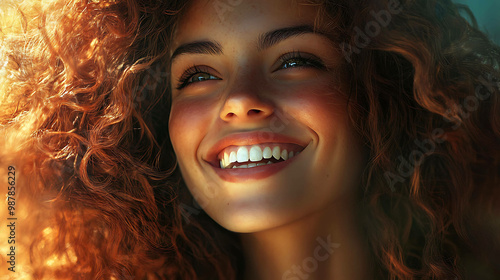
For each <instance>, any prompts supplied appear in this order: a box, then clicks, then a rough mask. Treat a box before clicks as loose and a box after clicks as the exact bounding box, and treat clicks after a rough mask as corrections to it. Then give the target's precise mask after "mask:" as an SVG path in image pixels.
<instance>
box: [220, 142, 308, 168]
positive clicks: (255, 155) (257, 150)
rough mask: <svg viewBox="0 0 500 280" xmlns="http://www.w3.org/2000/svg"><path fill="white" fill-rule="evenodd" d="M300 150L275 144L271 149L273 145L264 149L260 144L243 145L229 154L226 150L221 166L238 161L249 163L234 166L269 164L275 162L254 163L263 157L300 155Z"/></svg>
mask: <svg viewBox="0 0 500 280" xmlns="http://www.w3.org/2000/svg"><path fill="white" fill-rule="evenodd" d="M299 153H300V152H296V153H294V152H293V151H290V152H288V151H287V150H286V149H283V150H281V148H280V147H279V146H275V147H273V148H272V149H271V147H265V148H264V149H263V150H262V148H261V147H260V146H258V145H253V146H252V147H250V148H249V147H248V146H244V147H243V146H242V147H239V148H238V149H237V151H232V152H230V153H229V154H228V152H224V155H223V156H222V159H220V167H221V168H229V167H228V166H229V165H231V164H232V163H234V162H238V163H248V162H249V161H252V163H249V164H243V165H240V166H232V168H252V167H256V166H262V165H267V164H273V162H272V161H268V162H267V163H264V162H261V163H253V162H258V161H261V160H262V159H270V158H273V157H274V159H276V160H280V159H283V160H288V159H290V158H292V157H294V156H297V155H299Z"/></svg>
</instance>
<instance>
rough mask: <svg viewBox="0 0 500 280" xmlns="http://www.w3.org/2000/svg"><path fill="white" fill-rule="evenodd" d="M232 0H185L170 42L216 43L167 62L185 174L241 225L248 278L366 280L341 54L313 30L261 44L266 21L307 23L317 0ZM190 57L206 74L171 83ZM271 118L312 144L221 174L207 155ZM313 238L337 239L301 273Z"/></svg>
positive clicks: (198, 194) (271, 26)
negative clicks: (291, 62) (274, 169)
mask: <svg viewBox="0 0 500 280" xmlns="http://www.w3.org/2000/svg"><path fill="white" fill-rule="evenodd" d="M233 2H237V3H238V5H236V6H230V7H231V8H230V9H229V10H221V8H220V7H217V6H216V5H214V3H215V2H213V1H196V2H194V3H192V4H191V5H190V6H189V8H188V10H187V12H186V13H185V14H184V15H183V17H182V19H181V21H180V22H179V25H178V29H177V32H176V34H175V36H174V41H173V48H172V52H173V50H175V49H176V48H177V47H179V46H180V45H182V44H185V43H190V42H196V41H205V40H209V41H215V42H217V43H218V44H220V46H221V47H222V51H223V54H216V55H214V54H183V55H180V56H177V57H176V58H175V59H174V60H173V61H172V65H171V73H172V81H171V82H172V83H173V90H172V108H171V114H170V118H169V132H170V137H171V141H172V145H173V147H174V150H175V153H176V155H177V159H178V163H179V167H180V169H181V172H182V175H183V178H184V180H185V182H186V185H187V186H188V188H189V190H190V191H191V193H192V194H193V196H194V197H195V198H196V200H197V202H198V203H199V204H200V205H201V206H202V207H203V209H204V211H206V212H207V214H208V215H210V216H211V217H212V218H213V219H214V220H215V221H216V222H218V223H219V224H220V225H222V226H223V227H225V228H226V229H228V230H231V231H234V232H238V233H240V236H241V240H242V243H243V247H244V250H245V252H244V253H245V255H246V260H247V264H246V274H245V277H246V278H247V279H305V278H304V277H306V276H307V277H308V278H307V279H370V276H369V275H370V274H369V273H370V267H371V264H370V260H369V257H368V256H369V253H368V249H367V244H365V243H364V241H363V240H364V238H363V235H362V233H361V230H360V222H359V213H358V211H357V209H359V207H358V205H357V197H358V192H359V190H360V182H359V178H360V177H361V173H362V172H363V168H364V166H365V163H366V159H365V157H366V155H365V152H364V149H363V145H362V143H361V141H360V139H359V137H358V136H357V135H356V134H355V133H354V130H353V129H352V127H351V125H350V123H349V120H348V117H347V112H346V104H347V101H346V98H345V96H344V94H343V92H345V89H344V87H343V86H342V84H341V80H342V79H341V78H340V77H341V66H342V63H343V60H342V57H341V55H340V54H339V53H338V51H337V50H336V48H335V43H334V42H333V41H332V40H330V39H329V38H328V36H326V35H322V34H319V33H307V34H301V35H297V36H293V37H290V38H287V39H285V40H283V41H280V42H278V43H277V44H275V45H272V46H270V47H269V48H266V49H263V50H260V49H258V48H257V47H256V46H257V42H258V40H259V36H261V34H264V33H266V32H269V31H273V30H276V29H279V28H284V27H292V26H298V25H311V26H313V25H314V23H315V19H316V16H317V14H318V10H317V7H315V6H311V5H302V4H301V3H294V4H292V2H291V1H284V0H276V1H264V0H258V1H233ZM320 28H321V27H320ZM292 51H299V52H301V53H308V54H313V55H314V56H316V57H318V58H319V59H320V60H321V61H322V62H323V63H324V65H325V66H326V67H325V68H322V69H319V68H317V67H312V66H311V65H305V66H304V65H302V67H288V68H282V67H281V68H280V66H282V65H283V63H282V62H280V61H279V58H280V56H281V55H283V54H285V53H288V52H292ZM193 65H200V66H201V65H203V72H207V74H208V75H202V77H204V78H205V80H202V81H199V82H194V83H191V84H190V85H188V86H186V87H184V88H182V89H176V87H177V85H178V80H179V78H180V77H181V76H182V75H183V74H184V72H185V71H186V69H188V68H190V67H192V66H193ZM210 75H211V76H210ZM277 123H279V124H280V125H277ZM266 129H267V130H269V129H271V131H273V132H276V133H281V134H286V135H290V136H294V137H296V138H298V139H301V140H304V141H305V142H306V143H309V144H308V146H307V147H306V149H305V150H304V151H302V153H301V154H300V155H299V156H297V158H296V159H295V161H294V162H292V163H291V164H290V165H289V166H287V167H286V168H285V169H283V170H281V171H280V172H278V173H277V174H274V175H272V176H270V177H267V178H264V179H259V180H247V181H245V182H233V183H229V182H226V181H224V180H222V179H221V178H219V177H218V176H217V174H216V173H215V172H214V170H213V167H212V166H210V165H209V164H208V163H207V162H206V161H204V156H205V155H206V154H207V153H208V151H209V150H210V148H211V147H212V146H213V145H214V144H215V143H216V142H217V141H218V140H220V139H221V138H223V137H225V136H228V135H231V134H233V133H238V132H248V131H262V130H266ZM328 236H329V237H328ZM318 238H322V239H323V240H327V238H329V239H330V240H331V242H333V243H336V244H338V246H337V248H335V251H334V252H333V253H329V254H328V257H327V259H326V260H322V261H318V260H316V262H317V263H318V267H317V268H315V269H313V271H311V272H307V271H306V270H304V267H303V263H304V260H305V259H306V258H308V257H314V250H315V248H316V247H318V245H319V243H318ZM322 252H323V253H325V251H322ZM292 268H297V269H292ZM289 270H290V271H291V270H293V271H292V272H287V271H289ZM309 270H311V269H309ZM285 273H288V274H287V275H288V276H285V275H284V274H285ZM294 277H298V278H294Z"/></svg>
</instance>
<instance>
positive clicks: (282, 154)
mask: <svg viewBox="0 0 500 280" xmlns="http://www.w3.org/2000/svg"><path fill="white" fill-rule="evenodd" d="M281 158H282V159H284V160H287V159H288V151H287V150H286V149H285V150H283V151H282V152H281Z"/></svg>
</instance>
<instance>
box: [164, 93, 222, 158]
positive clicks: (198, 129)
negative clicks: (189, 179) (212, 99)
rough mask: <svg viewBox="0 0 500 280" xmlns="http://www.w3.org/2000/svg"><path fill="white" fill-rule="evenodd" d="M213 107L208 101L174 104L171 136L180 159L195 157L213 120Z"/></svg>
mask: <svg viewBox="0 0 500 280" xmlns="http://www.w3.org/2000/svg"><path fill="white" fill-rule="evenodd" d="M210 108H212V106H210V103H209V102H208V101H206V100H180V101H174V102H173V103H172V109H171V111H170V117H169V134H170V139H171V141H172V145H173V147H174V150H175V152H176V154H177V156H178V158H179V159H182V158H183V157H186V156H190V157H191V156H195V155H196V148H197V147H198V146H199V143H200V142H201V140H202V139H203V136H204V135H206V134H207V131H206V130H207V128H208V127H209V125H208V124H209V122H210V120H211V119H213V114H214V113H213V110H211V109H210Z"/></svg>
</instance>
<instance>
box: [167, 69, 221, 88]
mask: <svg viewBox="0 0 500 280" xmlns="http://www.w3.org/2000/svg"><path fill="white" fill-rule="evenodd" d="M211 71H213V70H211V68H210V67H208V66H193V67H191V68H189V69H187V70H186V71H184V73H183V74H182V76H181V77H180V78H179V80H178V82H177V87H176V88H177V89H178V90H180V89H183V88H185V87H186V86H188V85H190V84H193V83H199V82H203V81H208V80H222V79H221V78H219V77H217V76H215V75H212V74H210V73H209V72H211Z"/></svg>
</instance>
